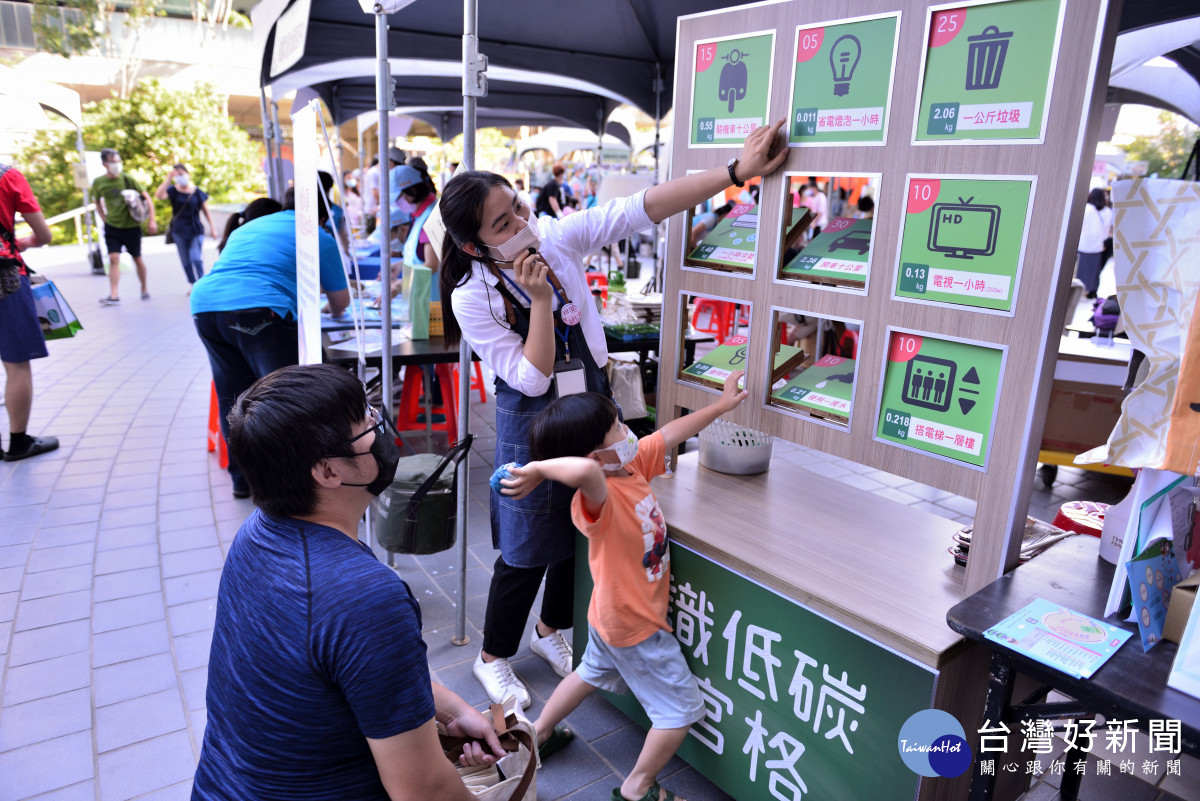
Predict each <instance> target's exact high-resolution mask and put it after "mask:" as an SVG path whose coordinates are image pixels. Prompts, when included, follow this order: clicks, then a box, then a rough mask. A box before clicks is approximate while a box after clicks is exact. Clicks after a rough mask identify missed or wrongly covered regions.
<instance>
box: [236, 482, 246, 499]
mask: <svg viewBox="0 0 1200 801" xmlns="http://www.w3.org/2000/svg"><path fill="white" fill-rule="evenodd" d="M233 497H235V498H238V499H245V498H249V497H250V485H249V484H234V485H233Z"/></svg>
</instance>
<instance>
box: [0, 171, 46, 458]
mask: <svg viewBox="0 0 1200 801" xmlns="http://www.w3.org/2000/svg"><path fill="white" fill-rule="evenodd" d="M18 212H19V213H20V214H21V216H22V217H24V218H25V222H26V223H28V224H29V227H30V228H32V229H33V233H32V234H30V235H29V236H23V237H20V238H18V237H17V236H16V233H15V228H16V216H17V213H18ZM49 243H50V226H48V225H46V218H45V216H44V215H43V214H42V207H41V206H39V205H38V202H37V198H35V197H34V196H33V190H32V189H30V188H29V182H28V181H27V180H25V176H24V175H22V174H21V173H20V172H19V171H18V170H16V169H15V168H13V167H11V166H9V165H7V164H0V263H5V262H7V263H8V264H10V265H11V264H12V263H13V262H15V263H16V265H17V268H18V272H19V274H20V277H21V286H20V288H19V289H18V290H17V291H16V292H13V293H11V294H9V295H5V296H4V297H0V361H3V362H4V375H5V384H4V405H5V408H6V409H7V410H8V430H9V432H10V439H9V445H8V450H6V451H4V461H6V462H15V461H17V460H18V459H25V458H28V457H30V456H36V455H37V454H39V453H46V452H47V451H52V450H54V449H55V448H57V447H58V440H57V439H55V438H54V437H31V436H29V435H28V433H27V432H26V430H25V429H26V428H27V427H28V425H29V410H30V408H32V406H33V370H32V369H31V368H30V366H29V362H30V361H32V360H33V359H41V358H43V357H45V356H49V355H50V354H49V352H47V350H46V340H45V339H43V338H42V327H41V325H39V324H38V317H37V308H36V307H35V306H34V303H33V291H32V289H30V286H29V272H28V270H26V268H25V260H24V259H23V258H22V257H21V251H24V250H28V249H29V248H36V247H40V246H42V245H46V244H49Z"/></svg>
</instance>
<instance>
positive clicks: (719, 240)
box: [686, 203, 758, 271]
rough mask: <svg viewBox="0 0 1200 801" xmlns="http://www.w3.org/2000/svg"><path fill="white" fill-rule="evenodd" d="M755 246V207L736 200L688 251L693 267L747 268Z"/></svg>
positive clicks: (689, 260)
mask: <svg viewBox="0 0 1200 801" xmlns="http://www.w3.org/2000/svg"><path fill="white" fill-rule="evenodd" d="M757 248H758V206H755V205H754V204H752V203H739V204H737V205H736V206H734V207H733V209H732V210H731V211H730V212H729V213H728V214H726V215H725V216H724V217H723V218H721V220H720V221H719V222H718V223H717V224H716V225H715V226H713V229H712V230H711V231H709V232H708V233H706V234H705V235H704V239H702V240H700V243H699V244H698V245H696V247H695V249H694V250H692V252H691V253H689V254H688V257H687V259H686V263H687V264H690V265H692V266H694V267H716V268H718V269H733V270H742V271H750V270H753V269H754V253H755V251H756V249H757Z"/></svg>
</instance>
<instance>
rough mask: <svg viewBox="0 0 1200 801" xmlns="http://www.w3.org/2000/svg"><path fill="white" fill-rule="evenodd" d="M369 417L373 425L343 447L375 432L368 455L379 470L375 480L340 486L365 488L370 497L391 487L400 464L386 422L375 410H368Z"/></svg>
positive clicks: (394, 441)
mask: <svg viewBox="0 0 1200 801" xmlns="http://www.w3.org/2000/svg"><path fill="white" fill-rule="evenodd" d="M370 415H371V417H372V419H373V420H374V421H375V425H373V426H371V427H370V428H368V429H367V430H366V431H364V432H362V433H361V434H359V435H358V436H357V437H354V438H353V439H350V440H347V441H346V442H345V443H343V444H345V445H349V444H350V443H352V442H354V441H355V440H358V439H360V438H362V437H365V436H366V435H367V434H369V433H371V432H372V431H374V432H375V441H374V442H372V443H371V450H370V451H368V453H370V454H371V456H372V458H374V459H375V466H376V467H378V468H379V474H378V475H376V476H375V479H374V480H373V481H371V482H369V483H367V484H351V483H349V482H346V481H343V482H342V486H345V487H366V488H367V492H369V493H371V494H372V495H376V496H378V495H380V494H381V493H382V492H383V491H384V490H385V489H387V488H388V487H390V486H391V484H392V480H393V479H395V478H396V466H397V465H398V464H399V463H400V446H398V445H397V444H396V438H395V436H393V435H392V434H390V433H389V432H388V425H387V421H386V420H384V419H383V418H382V417H381V416H380V414H379V412H377V411H375V409H371V410H370ZM365 455H366V454H364V453H356V454H355V456H365Z"/></svg>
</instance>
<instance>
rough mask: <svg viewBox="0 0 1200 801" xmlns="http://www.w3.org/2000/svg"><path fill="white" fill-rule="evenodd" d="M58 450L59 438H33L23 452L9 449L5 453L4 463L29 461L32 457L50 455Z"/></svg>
mask: <svg viewBox="0 0 1200 801" xmlns="http://www.w3.org/2000/svg"><path fill="white" fill-rule="evenodd" d="M57 449H58V438H57V437H32V438H31V439H30V442H29V445H27V446H26V447H25V450H23V451H14V450H13V449H12V448H9V449H8V450H7V451H6V452H5V453H4V461H6V462H15V461H17V460H19V459H28V458H29V457H30V456H37V455H38V454H39V453H49V452H50V451H53V450H57Z"/></svg>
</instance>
